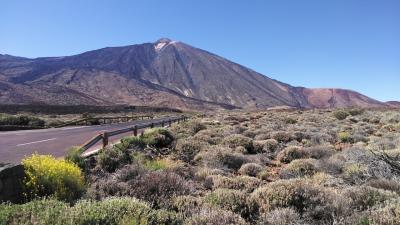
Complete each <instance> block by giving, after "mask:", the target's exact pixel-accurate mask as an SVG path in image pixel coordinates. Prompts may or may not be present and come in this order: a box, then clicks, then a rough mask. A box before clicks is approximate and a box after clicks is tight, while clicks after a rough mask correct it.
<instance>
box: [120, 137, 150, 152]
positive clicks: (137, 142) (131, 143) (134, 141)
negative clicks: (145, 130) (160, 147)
mask: <svg viewBox="0 0 400 225" xmlns="http://www.w3.org/2000/svg"><path fill="white" fill-rule="evenodd" d="M146 144H147V143H145V142H144V140H143V139H142V138H141V137H140V136H136V137H135V136H131V137H124V138H122V139H121V143H120V145H119V146H117V147H118V148H119V149H121V150H122V149H128V148H135V147H139V148H143V147H145V146H146Z"/></svg>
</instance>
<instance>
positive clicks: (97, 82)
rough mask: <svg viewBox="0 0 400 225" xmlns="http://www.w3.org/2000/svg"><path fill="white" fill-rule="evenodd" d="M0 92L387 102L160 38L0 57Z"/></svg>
mask: <svg viewBox="0 0 400 225" xmlns="http://www.w3.org/2000/svg"><path fill="white" fill-rule="evenodd" d="M0 90H1V93H0V104H1V103H3V104H10V103H13V104H26V103H32V102H33V103H36V102H39V103H45V104H82V103H83V104H94V105H108V104H134V105H148V106H157V105H158V106H169V107H171V106H173V107H176V108H182V109H216V108H270V107H276V106H289V107H295V108H335V107H365V108H376V107H388V104H386V103H383V102H379V101H377V100H374V99H371V98H369V97H367V96H365V95H362V94H360V93H358V92H355V91H351V90H345V89H334V88H331V89H310V88H305V87H293V86H291V85H289V84H286V83H283V82H280V81H278V80H275V79H272V78H269V77H267V76H265V75H263V74H260V73H258V72H256V71H254V70H252V69H249V68H247V67H244V66H241V65H239V64H237V63H235V62H232V61H230V60H228V59H225V58H223V57H221V56H218V55H215V54H213V53H211V52H208V51H205V50H202V49H199V48H196V47H192V46H190V45H187V44H185V43H183V42H179V41H173V40H170V39H167V38H162V39H159V40H158V41H156V42H153V43H144V44H136V45H127V46H122V47H106V48H101V49H97V50H92V51H87V52H83V53H80V54H77V55H72V56H62V57H39V58H34V59H30V58H23V57H16V56H10V55H0ZM392 105H393V104H392ZM392 105H391V106H392Z"/></svg>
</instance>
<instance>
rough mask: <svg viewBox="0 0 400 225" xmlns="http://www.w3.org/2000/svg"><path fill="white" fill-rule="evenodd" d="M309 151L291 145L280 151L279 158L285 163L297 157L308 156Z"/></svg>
mask: <svg viewBox="0 0 400 225" xmlns="http://www.w3.org/2000/svg"><path fill="white" fill-rule="evenodd" d="M307 157H308V153H307V152H306V151H305V150H304V149H302V148H300V147H297V146H289V147H287V148H285V149H283V150H282V151H281V152H279V153H278V156H277V160H279V161H280V162H283V163H290V162H291V161H293V160H295V159H302V158H307Z"/></svg>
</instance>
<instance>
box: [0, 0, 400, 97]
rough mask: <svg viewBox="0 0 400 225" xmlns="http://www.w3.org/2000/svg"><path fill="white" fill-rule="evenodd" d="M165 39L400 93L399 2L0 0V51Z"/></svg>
mask: <svg viewBox="0 0 400 225" xmlns="http://www.w3.org/2000/svg"><path fill="white" fill-rule="evenodd" d="M160 37H169V38H171V39H174V40H179V41H182V42H185V43H188V44H191V45H193V46H196V47H199V48H202V49H205V50H208V51H210V52H213V53H216V54H218V55H220V56H223V57H225V58H228V59H230V60H232V61H235V62H237V63H239V64H242V65H245V66H247V67H249V68H251V69H254V70H256V71H258V72H260V73H263V74H265V75H267V76H269V77H272V78H275V79H277V80H280V81H283V82H286V83H289V84H292V85H296V86H307V87H340V88H348V89H354V90H356V91H360V92H362V93H364V94H366V95H369V96H371V97H374V98H376V99H379V100H383V101H386V100H400V0H330V1H329V0H291V1H289V0H275V1H268V0H251V1H250V0H246V1H245V0H197V1H194V0H171V1H168V0H158V1H156V0H143V1H134V0H130V1H128V0H127V1H118V0H115V1H111V0H108V1H102V0H82V1H80V0H79V1H78V0H76V1H72V0H47V1H42V0H35V1H30V0H26V1H20V0H0V53H2V54H11V55H17V56H25V57H39V56H61V55H72V54H76V53H80V52H84V51H87V50H93V49H98V48H102V47H106V46H120V45H129V44H137V43H143V42H153V41H155V40H157V39H158V38H160Z"/></svg>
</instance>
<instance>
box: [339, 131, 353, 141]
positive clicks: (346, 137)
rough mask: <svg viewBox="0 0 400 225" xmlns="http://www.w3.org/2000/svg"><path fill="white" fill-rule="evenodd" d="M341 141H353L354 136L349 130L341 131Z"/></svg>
mask: <svg viewBox="0 0 400 225" xmlns="http://www.w3.org/2000/svg"><path fill="white" fill-rule="evenodd" d="M338 138H339V141H340V142H342V143H351V142H353V138H352V137H351V135H350V133H349V132H347V131H342V132H339V134H338Z"/></svg>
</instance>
